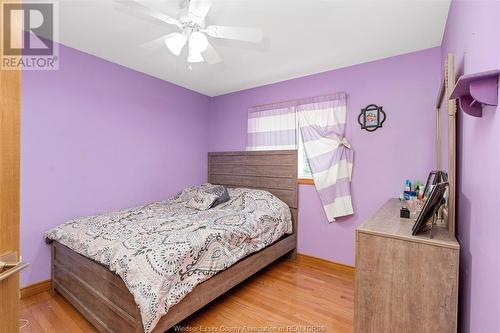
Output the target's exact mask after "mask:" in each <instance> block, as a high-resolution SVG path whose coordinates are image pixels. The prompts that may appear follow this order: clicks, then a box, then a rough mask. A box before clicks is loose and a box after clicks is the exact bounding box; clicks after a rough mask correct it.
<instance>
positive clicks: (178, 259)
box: [45, 187, 292, 332]
mask: <svg viewBox="0 0 500 333" xmlns="http://www.w3.org/2000/svg"><path fill="white" fill-rule="evenodd" d="M195 193H196V187H191V188H187V189H185V190H184V191H182V192H180V193H179V194H177V195H176V196H174V197H172V198H170V199H168V200H165V201H160V202H156V203H152V204H149V205H144V206H140V207H137V208H132V209H126V210H123V211H119V212H114V213H109V214H102V215H97V216H91V217H85V218H79V219H76V220H72V221H69V222H67V223H65V224H62V225H60V226H58V227H56V228H54V229H52V230H49V231H48V232H47V233H46V234H45V237H46V238H47V239H48V240H56V241H58V242H60V243H61V244H63V245H66V246H67V247H69V248H71V249H72V250H74V251H75V252H78V253H80V254H82V255H84V256H86V257H88V258H91V259H93V260H95V261H97V262H99V263H101V264H103V265H105V266H107V267H108V268H109V269H110V270H111V271H113V272H115V273H116V274H118V275H119V276H120V277H121V278H122V279H123V281H124V282H125V284H126V285H127V287H128V289H129V290H130V292H131V293H132V295H133V296H134V298H135V301H136V303H137V305H138V307H139V310H140V312H141V315H142V321H143V324H144V330H145V332H150V331H151V330H152V329H153V328H154V327H155V325H156V323H157V322H158V320H159V319H160V317H161V316H163V315H164V314H165V313H167V311H168V310H169V308H170V307H172V306H173V305H175V304H176V303H178V302H179V301H180V300H182V298H184V297H185V296H186V295H187V294H188V293H189V292H190V291H191V290H192V289H193V288H194V287H195V286H196V285H198V284H199V283H201V282H203V281H205V280H207V279H208V278H210V277H211V276H213V275H215V274H216V273H217V272H220V271H222V270H224V269H226V268H228V267H229V266H231V265H232V264H234V263H236V262H237V261H238V260H240V259H242V258H243V257H245V256H247V255H249V254H251V253H253V252H256V251H259V250H261V249H263V248H264V247H266V246H268V245H270V244H272V243H273V242H275V241H276V240H278V239H279V238H280V237H281V236H282V235H284V234H285V233H291V231H292V224H291V214H290V209H289V208H288V206H287V205H286V204H285V203H283V202H282V201H281V200H279V199H278V198H277V197H275V196H274V195H272V194H271V193H269V192H267V191H260V190H250V189H241V188H238V189H229V195H230V197H231V199H230V200H229V201H227V202H225V203H223V204H220V205H218V206H216V207H214V208H212V209H209V210H206V211H198V210H194V209H191V208H187V207H186V202H187V201H188V200H190V199H191V198H192V197H193V196H194V195H195Z"/></svg>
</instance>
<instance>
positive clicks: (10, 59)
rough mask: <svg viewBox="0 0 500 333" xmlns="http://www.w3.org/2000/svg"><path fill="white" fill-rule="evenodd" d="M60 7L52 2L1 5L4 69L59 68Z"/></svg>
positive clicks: (2, 61) (2, 64) (2, 63)
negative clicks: (58, 27) (58, 29)
mask: <svg viewBox="0 0 500 333" xmlns="http://www.w3.org/2000/svg"><path fill="white" fill-rule="evenodd" d="M56 9H57V6H56V4H55V3H52V2H43V3H42V2H37V3H29V2H28V3H26V2H23V3H8V2H7V3H3V4H2V7H1V28H2V29H1V31H2V33H1V49H2V52H1V59H0V60H1V68H2V69H4V70H8V69H13V70H19V69H22V70H56V69H58V68H59V61H58V60H59V57H58V51H59V50H58V47H57V43H54V39H55V38H56V37H57V36H56V34H57V26H56V14H57V12H56Z"/></svg>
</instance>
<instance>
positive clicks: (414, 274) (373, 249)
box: [354, 199, 460, 333]
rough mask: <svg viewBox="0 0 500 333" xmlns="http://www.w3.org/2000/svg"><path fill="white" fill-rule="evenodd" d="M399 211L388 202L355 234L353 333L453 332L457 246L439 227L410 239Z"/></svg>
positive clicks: (410, 222) (398, 204)
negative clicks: (431, 235) (430, 233)
mask: <svg viewBox="0 0 500 333" xmlns="http://www.w3.org/2000/svg"><path fill="white" fill-rule="evenodd" d="M400 208H401V202H400V201H399V200H398V199H391V200H389V201H388V202H387V203H386V204H385V205H384V206H383V207H382V208H381V209H380V210H379V211H378V212H377V213H376V214H375V215H373V216H372V217H370V218H369V219H368V220H366V221H365V222H364V223H363V224H362V225H361V226H359V227H358V228H357V229H356V291H355V312H354V313H355V315H354V330H355V332H358V333H372V332H373V333H381V332H384V333H386V332H387V333H389V332H394V333H402V332H409V333H412V332H418V333H424V332H429V333H431V332H432V333H434V332H440V333H447V332H456V330H457V302H458V260H459V252H460V247H459V244H458V242H457V241H456V239H455V238H454V237H450V236H449V233H448V230H447V229H445V228H443V227H441V228H437V229H436V228H435V229H434V232H433V238H432V239H430V238H429V236H428V234H423V235H418V236H412V235H411V229H412V226H413V221H414V217H412V218H411V219H401V218H399V210H400Z"/></svg>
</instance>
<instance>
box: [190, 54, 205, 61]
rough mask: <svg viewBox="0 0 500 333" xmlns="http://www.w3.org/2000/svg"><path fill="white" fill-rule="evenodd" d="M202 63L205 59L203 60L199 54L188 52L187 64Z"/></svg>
mask: <svg viewBox="0 0 500 333" xmlns="http://www.w3.org/2000/svg"><path fill="white" fill-rule="evenodd" d="M203 61H205V59H203V56H202V55H201V53H199V52H190V53H189V55H188V58H187V62H189V63H197V62H203Z"/></svg>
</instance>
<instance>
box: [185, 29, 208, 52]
mask: <svg viewBox="0 0 500 333" xmlns="http://www.w3.org/2000/svg"><path fill="white" fill-rule="evenodd" d="M207 46H208V39H207V36H205V34H204V33H202V32H199V31H195V32H193V33H192V34H191V36H189V47H190V48H191V49H192V50H193V51H194V52H197V53H201V52H203V51H205V50H206V49H207Z"/></svg>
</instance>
